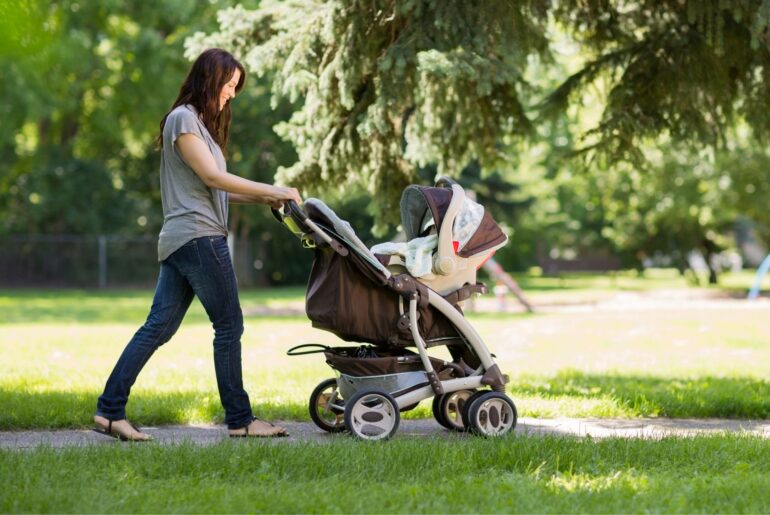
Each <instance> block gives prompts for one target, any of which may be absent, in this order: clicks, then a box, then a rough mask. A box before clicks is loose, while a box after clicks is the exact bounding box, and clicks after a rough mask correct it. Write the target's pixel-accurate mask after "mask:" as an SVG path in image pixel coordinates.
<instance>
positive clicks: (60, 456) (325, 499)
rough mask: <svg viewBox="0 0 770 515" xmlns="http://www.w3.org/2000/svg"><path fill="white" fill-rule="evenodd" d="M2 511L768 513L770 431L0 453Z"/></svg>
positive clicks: (335, 440)
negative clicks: (768, 434)
mask: <svg viewBox="0 0 770 515" xmlns="http://www.w3.org/2000/svg"><path fill="white" fill-rule="evenodd" d="M0 482H2V485H3V488H2V489H0V512H3V513H6V512H40V513H44V512H56V513H71V512H78V513H92V512H99V513H110V512H117V513H126V512H131V513H134V512H138V513H150V512H185V513H204V512H216V513H232V512H238V513H244V512H249V513H251V512H259V513H297V512H299V513H447V512H449V513H535V512H536V513H615V512H617V513H640V512H656V513H660V512H664V513H766V512H768V510H770V443H769V442H768V441H767V440H764V439H761V438H757V437H749V436H709V437H705V436H703V437H694V438H666V439H662V440H638V439H608V440H599V441H594V440H591V439H583V440H578V439H573V438H557V437H521V436H512V437H505V438H502V439H498V440H482V439H475V438H462V437H450V438H448V439H427V440H426V439H424V438H400V439H395V440H392V441H389V442H387V443H384V444H378V443H374V444H372V443H368V442H367V443H365V442H356V441H353V440H352V439H350V438H346V437H341V438H335V437H330V439H329V442H328V443H298V444H280V445H275V444H274V443H273V442H223V443H221V444H217V445H214V446H211V447H198V446H195V445H192V444H181V445H176V446H168V447H166V446H158V445H155V444H149V445H121V444H117V443H116V444H115V445H99V446H91V447H82V448H68V449H63V450H53V449H50V448H38V449H36V450H31V451H0Z"/></svg>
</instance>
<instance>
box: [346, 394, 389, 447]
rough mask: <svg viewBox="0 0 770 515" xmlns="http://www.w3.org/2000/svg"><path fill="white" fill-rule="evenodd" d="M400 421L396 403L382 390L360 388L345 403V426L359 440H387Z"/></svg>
mask: <svg viewBox="0 0 770 515" xmlns="http://www.w3.org/2000/svg"><path fill="white" fill-rule="evenodd" d="M400 421H401V414H400V412H399V410H398V403H397V402H396V400H395V399H394V398H393V396H391V395H390V394H389V393H387V392H383V391H382V390H360V391H358V392H356V393H355V394H353V396H352V397H351V398H350V399H348V401H347V402H346V403H345V426H347V428H348V431H350V432H351V433H353V434H354V435H356V437H358V438H359V439H361V440H387V439H388V438H390V437H391V436H393V435H394V434H395V433H396V431H397V430H398V424H399V422H400Z"/></svg>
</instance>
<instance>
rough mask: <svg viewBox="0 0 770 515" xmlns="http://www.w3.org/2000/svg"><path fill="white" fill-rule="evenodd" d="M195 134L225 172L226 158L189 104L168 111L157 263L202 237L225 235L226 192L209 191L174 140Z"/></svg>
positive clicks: (161, 172)
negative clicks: (185, 159) (181, 153)
mask: <svg viewBox="0 0 770 515" xmlns="http://www.w3.org/2000/svg"><path fill="white" fill-rule="evenodd" d="M182 134H194V135H196V136H198V137H199V138H200V139H201V140H203V141H204V142H205V143H206V145H207V146H208V147H209V150H210V151H211V153H212V154H213V155H214V161H215V162H216V164H217V168H219V169H220V170H222V171H223V172H227V165H226V164H225V157H224V155H223V154H222V150H221V149H220V148H219V145H217V143H216V142H215V141H214V139H213V138H212V137H211V134H209V131H208V130H207V129H206V126H205V125H203V121H201V119H200V118H199V117H198V112H197V110H196V109H195V107H193V106H191V105H189V104H188V105H182V106H179V107H177V108H176V109H174V110H173V111H171V112H170V113H169V115H168V117H167V118H166V125H165V126H164V127H163V149H162V150H161V155H160V197H161V201H162V203H163V228H162V229H161V230H160V236H159V238H158V261H163V260H164V259H166V258H167V257H169V256H170V255H171V254H173V253H174V251H175V250H177V249H178V248H179V247H181V246H182V245H184V244H185V243H187V242H188V241H190V240H192V239H194V238H199V237H201V236H227V205H228V200H227V192H225V191H221V190H217V189H213V188H209V187H208V186H206V185H205V184H204V183H203V181H202V180H201V178H200V177H198V175H197V174H196V173H195V172H194V171H193V169H192V168H190V167H189V166H188V165H187V163H185V161H184V160H183V159H182V156H181V155H180V154H179V150H178V149H177V146H176V140H177V138H178V137H179V136H181V135H182Z"/></svg>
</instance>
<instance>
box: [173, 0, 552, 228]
mask: <svg viewBox="0 0 770 515" xmlns="http://www.w3.org/2000/svg"><path fill="white" fill-rule="evenodd" d="M538 5H539V3H537V2H516V3H513V2H504V1H499V2H498V1H495V2H485V3H483V5H481V4H480V3H478V2H470V3H469V2H434V1H423V2H414V1H411V0H403V1H397V2H348V1H334V2H296V1H295V2H276V1H266V2H263V3H262V4H261V5H260V7H259V9H257V10H254V11H247V10H245V9H242V8H240V7H236V8H232V9H228V10H225V11H222V12H220V14H219V22H220V28H219V31H217V32H215V33H213V34H211V35H209V36H204V35H203V34H197V35H196V36H195V37H194V38H191V39H190V40H188V43H187V55H188V56H192V55H195V54H197V53H198V52H199V51H200V50H201V49H203V48H205V47H207V46H222V47H224V48H227V49H229V50H231V51H233V52H235V53H236V54H237V55H239V56H240V57H241V58H242V59H243V60H244V61H245V63H246V65H247V67H248V68H249V69H250V70H251V71H254V72H257V73H259V74H265V73H272V74H274V75H273V94H274V98H276V99H278V98H288V99H289V100H290V101H291V102H297V107H296V109H295V111H294V113H293V115H292V117H291V118H290V120H289V121H287V122H285V123H282V124H280V125H278V127H277V128H276V129H277V131H278V132H279V134H281V135H282V136H283V137H285V138H286V139H288V140H289V141H291V142H292V144H293V145H294V147H295V149H296V150H297V154H298V160H297V162H296V163H294V164H293V165H292V166H290V167H287V168H284V169H283V170H282V172H281V174H280V175H279V177H280V178H281V179H282V180H283V181H286V182H290V183H292V184H295V185H297V186H299V187H303V188H306V189H308V190H311V189H312V190H313V191H324V189H326V190H328V189H335V190H339V189H340V188H343V189H347V190H348V191H350V190H354V187H355V186H361V185H363V186H365V187H366V189H367V190H368V192H369V193H370V194H371V195H376V197H377V202H376V210H377V215H378V216H377V218H378V222H379V223H380V224H382V223H385V222H395V221H397V213H398V210H397V204H396V202H397V200H398V197H399V195H400V193H401V190H402V189H403V187H404V186H406V185H407V184H409V183H410V182H412V181H413V180H414V178H415V170H416V167H417V166H424V165H427V164H431V163H435V164H437V166H438V173H439V174H449V175H454V176H457V175H458V174H459V172H460V170H462V169H463V168H464V167H465V165H466V164H467V163H468V162H469V161H470V160H471V159H478V160H479V161H480V162H481V163H482V166H489V165H492V164H494V163H497V162H498V161H499V159H500V155H499V150H498V147H497V145H498V143H499V142H500V141H502V140H503V138H504V137H507V136H510V135H520V134H524V133H527V132H528V131H529V130H530V128H531V122H530V120H529V119H528V117H527V116H526V113H525V107H524V106H523V105H522V102H521V91H522V90H525V89H527V88H528V85H527V84H526V83H525V81H524V80H523V79H522V75H523V70H524V68H525V66H526V63H527V59H528V57H529V56H531V55H533V54H538V53H540V54H545V53H546V51H547V46H546V40H545V38H544V33H543V23H544V19H545V18H544V13H543V12H542V11H541V10H540V9H539V8H536V6H538ZM380 229H382V227H380Z"/></svg>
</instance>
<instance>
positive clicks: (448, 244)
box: [433, 183, 465, 275]
mask: <svg viewBox="0 0 770 515" xmlns="http://www.w3.org/2000/svg"><path fill="white" fill-rule="evenodd" d="M451 188H452V200H451V201H450V202H449V207H447V210H446V213H445V214H444V220H443V221H442V222H441V228H440V229H439V233H438V251H437V252H436V255H435V256H433V271H434V273H437V274H440V275H449V274H451V273H452V272H454V270H455V268H456V267H457V257H456V255H455V254H456V252H455V247H454V243H453V240H454V224H455V218H457V215H458V214H459V213H460V209H461V208H462V206H463V204H464V203H465V190H463V188H462V186H460V185H459V184H457V183H454V184H452V185H451Z"/></svg>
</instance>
